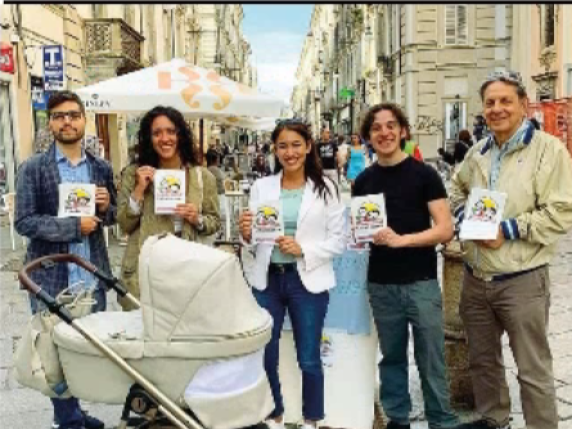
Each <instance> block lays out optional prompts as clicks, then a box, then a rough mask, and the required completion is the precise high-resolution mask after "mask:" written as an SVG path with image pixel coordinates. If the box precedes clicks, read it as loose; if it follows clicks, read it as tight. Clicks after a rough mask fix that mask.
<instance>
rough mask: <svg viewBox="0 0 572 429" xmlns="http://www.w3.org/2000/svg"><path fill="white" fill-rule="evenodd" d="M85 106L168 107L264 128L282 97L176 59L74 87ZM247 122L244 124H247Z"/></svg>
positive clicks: (114, 109) (111, 109) (112, 109)
mask: <svg viewBox="0 0 572 429" xmlns="http://www.w3.org/2000/svg"><path fill="white" fill-rule="evenodd" d="M77 93H78V95H79V96H80V97H81V99H82V101H83V102H84V104H85V108H86V110H88V111H91V112H95V113H143V112H146V111H148V110H151V109H152V108H153V107H155V106H157V105H164V106H171V107H174V108H176V109H178V110H180V111H181V112H182V113H183V114H184V115H185V116H186V117H189V118H204V119H210V120H217V119H220V120H221V121H220V122H221V123H225V124H227V125H231V124H234V125H236V126H240V127H243V126H244V127H245V128H246V127H248V125H247V124H250V127H253V129H257V127H261V128H266V127H267V126H268V124H269V123H270V122H271V120H270V121H269V118H276V117H279V116H280V113H281V110H282V107H283V105H284V103H283V101H282V100H281V99H279V98H277V97H273V96H270V95H266V94H262V93H260V92H258V91H256V90H255V89H252V88H250V87H248V86H246V85H244V84H241V83H238V82H235V81H233V80H231V79H228V78H226V77H223V76H220V75H219V74H218V73H216V72H215V71H214V70H207V69H204V68H202V67H198V66H195V65H193V64H188V63H186V62H185V60H183V59H180V58H176V59H173V60H171V61H169V62H166V63H162V64H158V65H156V66H154V67H148V68H145V69H142V70H138V71H135V72H132V73H128V74H125V75H122V76H118V77H115V78H112V79H109V80H106V81H103V82H99V83H96V84H94V85H90V86H86V87H84V88H80V89H78V90H77ZM250 127H248V128H250Z"/></svg>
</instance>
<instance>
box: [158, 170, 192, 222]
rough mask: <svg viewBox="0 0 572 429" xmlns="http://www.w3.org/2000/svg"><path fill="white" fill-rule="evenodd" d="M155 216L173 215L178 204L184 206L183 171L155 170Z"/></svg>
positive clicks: (184, 187)
mask: <svg viewBox="0 0 572 429" xmlns="http://www.w3.org/2000/svg"><path fill="white" fill-rule="evenodd" d="M153 182H154V183H155V214H173V212H174V211H175V208H176V207H177V205H178V204H185V189H187V188H186V186H185V170H156V171H155V178H154V179H153Z"/></svg>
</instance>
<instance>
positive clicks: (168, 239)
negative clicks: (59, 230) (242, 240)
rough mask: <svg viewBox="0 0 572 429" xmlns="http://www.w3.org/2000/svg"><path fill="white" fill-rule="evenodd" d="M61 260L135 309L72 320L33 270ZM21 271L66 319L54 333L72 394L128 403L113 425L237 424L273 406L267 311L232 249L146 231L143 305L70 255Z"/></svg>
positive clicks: (252, 421)
mask: <svg viewBox="0 0 572 429" xmlns="http://www.w3.org/2000/svg"><path fill="white" fill-rule="evenodd" d="M63 262H73V263H75V264H77V265H79V266H81V267H82V268H84V269H86V270H88V271H90V272H92V273H93V274H94V275H95V276H96V277H98V278H99V279H101V280H103V281H104V282H105V283H106V284H108V285H109V286H110V287H112V288H113V289H115V290H116V291H117V293H118V294H119V295H120V296H124V297H127V299H129V300H131V301H132V302H133V303H135V304H137V305H138V306H140V310H136V311H131V312H102V313H95V314H90V315H88V316H86V317H82V318H80V319H74V318H73V317H72V316H71V314H70V313H69V311H68V310H67V309H66V308H65V307H62V306H58V304H57V303H56V301H55V300H54V299H53V298H52V297H51V296H50V295H48V294H47V293H46V292H45V291H43V290H42V289H41V287H40V286H39V285H37V284H35V283H34V282H33V281H32V280H31V279H30V277H29V273H30V272H32V271H34V270H36V269H40V268H42V269H46V268H47V267H48V266H49V265H51V264H54V263H63ZM19 278H20V281H21V282H22V284H23V285H24V287H25V288H26V289H28V290H29V291H30V292H31V293H33V294H34V295H35V296H36V297H37V299H38V300H40V301H42V302H43V303H44V304H45V305H46V306H47V307H48V308H49V310H50V311H51V312H52V313H54V314H57V315H58V316H59V317H60V318H61V319H62V320H63V321H64V322H66V323H60V324H58V325H56V327H55V329H54V333H53V337H54V342H55V343H56V346H57V349H58V355H59V358H60V362H61V365H62V369H63V372H64V375H65V378H66V382H67V385H68V388H69V391H70V393H71V394H72V395H73V396H75V397H77V398H80V399H83V400H88V401H92V402H100V403H107V404H124V409H123V414H122V418H121V422H120V424H119V426H118V429H124V428H126V427H127V426H128V424H129V426H131V425H132V424H133V423H132V422H133V421H137V420H139V422H138V423H137V427H138V428H141V429H143V428H152V427H153V428H154V427H164V426H163V425H164V424H165V422H167V423H170V424H172V425H174V427H177V428H181V429H188V428H192V429H202V428H208V429H235V428H242V427H251V426H255V425H257V424H258V423H259V422H261V421H262V420H264V418H265V417H266V416H268V415H269V414H270V412H271V411H272V408H273V406H274V403H273V400H272V395H271V391H270V386H269V384H268V380H267V378H266V375H265V373H264V369H263V363H262V362H263V358H262V355H263V350H264V346H265V345H266V344H267V343H268V341H269V340H270V336H271V329H272V319H271V317H270V315H269V314H268V313H267V312H266V311H265V310H263V309H262V308H260V307H259V306H258V305H257V303H256V301H255V299H254V297H253V296H252V293H251V291H250V290H249V287H248V285H247V284H246V282H245V280H244V277H243V274H242V269H241V266H240V263H239V261H238V259H237V258H236V256H235V255H232V254H230V253H227V252H223V251H221V250H218V249H215V248H211V247H208V246H203V245H201V244H197V243H191V242H188V241H185V240H181V239H179V238H176V237H174V236H172V235H164V236H154V237H151V238H149V239H148V240H146V242H145V243H144V245H143V247H142V249H141V255H140V259H139V279H140V280H139V284H140V290H141V302H140V305H139V301H137V299H135V298H134V297H133V296H132V295H131V294H129V293H127V291H126V290H125V289H124V288H123V287H122V286H121V284H120V283H119V281H118V280H117V279H115V278H110V277H108V276H106V275H105V274H104V273H102V272H100V271H99V270H98V269H97V267H95V266H93V265H92V264H90V263H89V262H87V261H84V260H83V259H80V258H78V257H76V256H74V255H69V254H61V255H52V256H47V257H43V258H40V259H37V260H35V261H32V262H30V263H29V264H28V265H26V266H25V267H24V268H23V269H22V270H21V271H20V273H19ZM132 413H135V414H137V415H139V416H143V417H144V418H141V417H140V418H139V419H132V418H131V417H132ZM167 420H168V421H167ZM261 426H264V425H261Z"/></svg>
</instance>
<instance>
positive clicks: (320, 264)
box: [246, 172, 346, 293]
mask: <svg viewBox="0 0 572 429" xmlns="http://www.w3.org/2000/svg"><path fill="white" fill-rule="evenodd" d="M325 180H326V185H327V186H328V187H329V189H330V190H331V192H332V197H330V196H329V195H327V197H326V200H324V199H323V198H321V197H320V196H319V195H318V193H317V192H314V184H313V182H312V181H311V180H310V179H308V180H307V181H306V187H305V189H304V196H303V197H302V204H301V206H300V211H299V212H298V227H297V230H296V236H295V239H296V241H297V242H298V243H299V244H300V247H301V248H302V252H303V256H302V257H300V258H297V264H298V272H299V273H300V278H301V279H302V283H303V284H304V286H305V287H306V289H307V290H308V291H310V292H312V293H320V292H323V291H326V290H328V289H331V288H332V287H334V286H335V285H336V280H335V276H334V265H333V259H334V257H335V256H336V255H341V254H342V253H343V252H344V249H345V247H346V237H345V233H344V210H345V205H344V204H343V203H342V202H341V200H340V198H339V197H338V195H337V192H336V188H335V186H334V184H333V183H332V182H331V181H330V180H329V179H328V178H325ZM281 182H282V172H280V173H279V174H274V175H272V176H268V177H264V178H262V179H258V180H257V181H256V182H254V184H253V186H252V188H251V190H250V210H251V211H252V212H253V213H254V212H255V210H256V207H257V206H258V204H259V202H263V201H268V200H278V199H280V192H281ZM273 247H274V246H273V245H262V244H258V245H254V246H251V248H255V254H256V259H255V261H254V265H253V267H252V269H251V270H247V272H246V276H247V278H248V281H249V282H250V284H251V285H252V286H253V287H254V288H256V289H258V290H264V289H266V286H267V280H268V266H269V264H270V256H271V255H272V249H273Z"/></svg>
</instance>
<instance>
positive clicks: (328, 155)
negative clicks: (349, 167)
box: [318, 129, 338, 185]
mask: <svg viewBox="0 0 572 429" xmlns="http://www.w3.org/2000/svg"><path fill="white" fill-rule="evenodd" d="M337 153H338V145H337V144H336V142H335V141H334V140H332V139H331V137H330V130H328V129H325V130H323V131H322V138H321V140H320V141H319V142H318V156H319V157H320V161H321V162H322V169H323V172H324V174H325V175H326V176H328V177H329V178H330V179H332V180H333V181H334V183H335V184H336V185H337V184H338V160H337Z"/></svg>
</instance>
